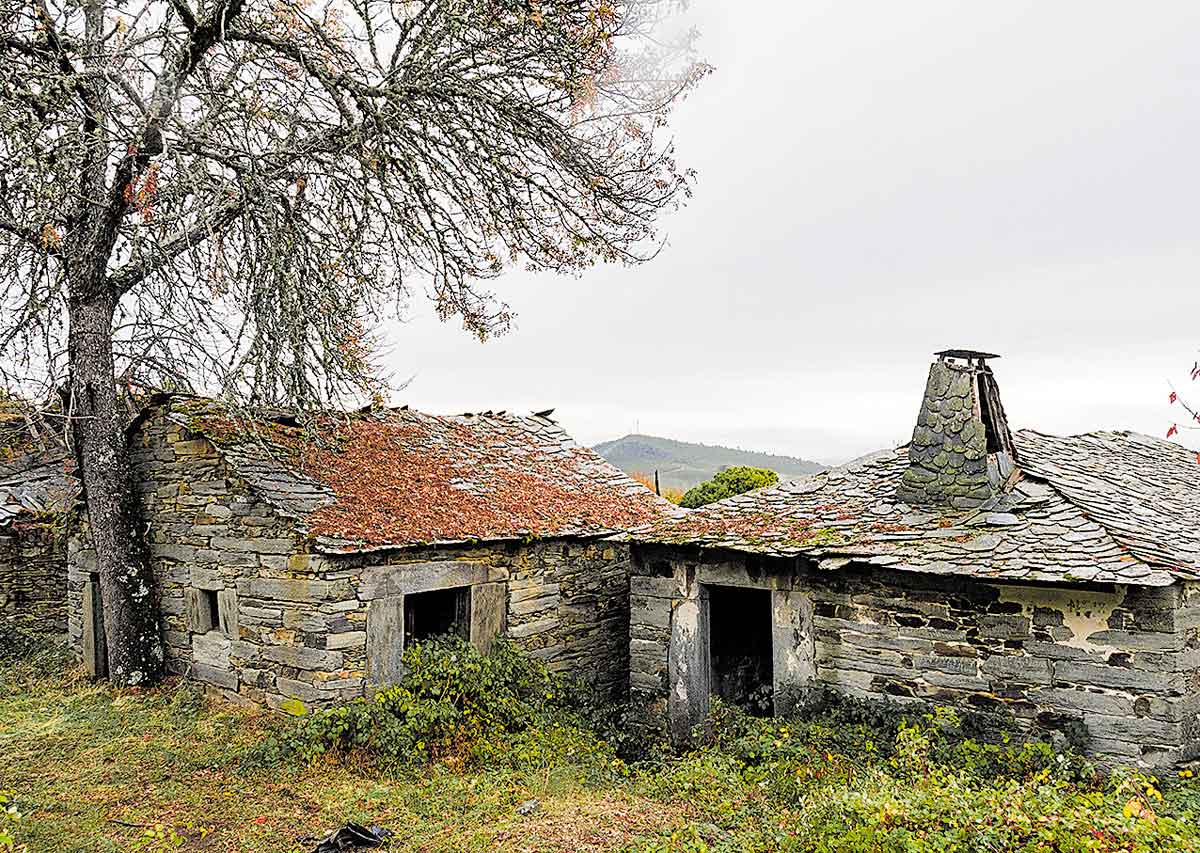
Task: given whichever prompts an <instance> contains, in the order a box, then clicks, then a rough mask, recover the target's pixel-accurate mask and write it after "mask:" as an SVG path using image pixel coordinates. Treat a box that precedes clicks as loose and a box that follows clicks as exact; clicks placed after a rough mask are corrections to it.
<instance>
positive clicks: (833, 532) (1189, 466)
mask: <svg viewBox="0 0 1200 853" xmlns="http://www.w3.org/2000/svg"><path fill="white" fill-rule="evenodd" d="M1015 441H1016V449H1017V455H1018V459H1019V464H1020V467H1021V471H1022V477H1021V478H1020V479H1019V480H1018V481H1017V482H1016V483H1015V485H1014V486H1013V488H1012V489H1011V490H1010V491H1008V492H1005V493H1003V494H1001V495H998V496H997V497H995V498H993V499H992V500H991V501H989V502H988V503H987V504H985V505H984V506H982V507H979V508H978V509H972V510H953V509H948V508H941V507H926V506H919V507H918V506H909V505H907V504H905V503H902V502H901V501H899V500H898V499H897V497H896V488H897V486H898V485H899V483H900V479H901V477H902V475H903V473H904V470H905V468H906V467H907V466H908V451H907V448H906V447H901V448H899V449H897V450H889V451H883V452H881V453H878V454H874V455H872V456H869V457H866V458H864V459H861V460H857V461H856V462H853V463H851V464H849V465H846V466H843V467H840V468H833V469H830V470H828V471H824V472H821V473H819V474H815V475H813V476H810V477H805V478H803V479H799V480H795V481H792V482H788V483H783V484H780V485H778V486H774V487H771V488H766V489H760V490H757V491H754V492H749V493H747V494H744V495H738V496H736V497H732V498H727V499H725V500H723V501H719V502H717V503H714V504H710V505H708V506H706V507H703V508H701V509H699V510H696V511H694V512H691V513H688V514H687V515H685V516H682V517H679V518H672V519H666V520H663V521H660V522H657V523H655V524H652V525H650V526H648V527H647V528H644V529H642V530H639V531H637V532H635V534H634V537H633V538H634V539H636V540H638V541H643V542H653V543H663V544H679V545H689V546H699V547H702V548H723V549H731V550H736V551H744V552H749V553H758V554H766V555H774V556H801V555H803V556H808V557H811V558H813V559H815V560H817V561H818V565H820V566H821V567H823V568H827V569H836V568H840V567H841V566H844V565H848V564H851V563H855V564H867V565H875V566H886V567H890V568H893V569H898V570H906V571H914V572H926V573H935V574H962V575H970V576H973V577H978V578H985V579H998V580H1007V581H1038V582H1053V583H1085V582H1095V583H1121V584H1133V585H1145V586H1162V585H1167V584H1170V583H1173V582H1175V581H1176V580H1180V579H1189V578H1198V577H1200V465H1198V464H1197V460H1196V456H1195V454H1194V452H1192V451H1189V450H1187V449H1185V448H1183V447H1180V446H1179V445H1177V444H1173V443H1171V442H1168V441H1163V440H1161V439H1156V438H1152V437H1150V436H1146V435H1140V434H1137V433H1130V432H1096V433H1089V434H1086V435H1077V436H1071V437H1066V438H1061V437H1055V436H1049V435H1044V434H1042V433H1038V432H1033V431H1029V430H1026V431H1022V432H1019V433H1017V435H1016V437H1015Z"/></svg>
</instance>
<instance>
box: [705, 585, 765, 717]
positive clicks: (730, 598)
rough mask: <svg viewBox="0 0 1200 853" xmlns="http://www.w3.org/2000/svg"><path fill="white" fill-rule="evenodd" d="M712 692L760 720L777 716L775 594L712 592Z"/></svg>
mask: <svg viewBox="0 0 1200 853" xmlns="http://www.w3.org/2000/svg"><path fill="white" fill-rule="evenodd" d="M708 608H709V610H708V613H709V616H708V618H709V667H710V670H711V675H712V679H711V684H712V692H713V693H714V694H716V695H717V696H719V697H721V699H723V700H724V701H726V702H728V703H729V704H731V705H736V706H737V707H739V708H742V709H743V710H745V711H748V712H749V713H751V714H754V715H755V716H759V717H767V716H770V715H771V714H772V713H773V712H774V704H775V703H774V677H773V676H774V664H773V658H772V651H771V592H770V590H766V589H746V588H743V587H736V586H710V587H709V588H708Z"/></svg>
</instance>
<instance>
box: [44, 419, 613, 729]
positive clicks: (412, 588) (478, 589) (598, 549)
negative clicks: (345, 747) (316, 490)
mask: <svg viewBox="0 0 1200 853" xmlns="http://www.w3.org/2000/svg"><path fill="white" fill-rule="evenodd" d="M133 462H134V465H135V467H136V470H137V472H138V475H139V477H140V478H141V483H142V488H141V492H142V501H143V507H144V513H145V516H146V519H147V522H148V527H149V531H150V532H149V541H150V549H151V554H152V559H153V560H154V568H155V575H156V577H157V578H158V581H159V595H160V600H161V608H162V613H163V617H164V623H165V639H166V651H167V668H168V670H169V671H170V672H172V673H177V674H180V675H185V676H188V677H190V678H193V679H195V680H198V681H200V682H203V683H204V684H206V685H208V686H209V688H210V689H211V691H212V692H214V693H216V694H219V695H221V696H223V697H225V698H227V699H230V700H233V701H240V702H246V703H253V704H267V705H270V706H272V707H284V708H286V709H288V710H299V707H300V705H303V706H305V707H307V706H312V705H321V704H327V703H330V702H333V701H337V700H343V699H348V698H352V697H355V696H360V695H363V694H364V693H365V692H366V691H367V690H368V687H369V685H370V684H371V683H381V682H386V681H387V680H390V679H389V677H388V676H391V677H394V676H395V674H396V672H395V669H394V666H393V665H392V664H391V663H389V661H394V659H395V658H397V657H398V654H399V651H400V649H399V641H400V639H401V637H402V635H401V637H398V636H397V635H396V631H397V630H401V631H402V617H403V609H402V608H403V596H404V595H406V594H412V593H416V592H421V591H425V590H429V589H437V588H444V587H450V586H464V585H469V586H471V587H472V592H473V594H474V597H475V598H476V600H477V603H482V602H483V601H484V600H485V599H486V598H488V597H489V596H488V595H485V593H489V594H490V598H491V600H492V603H491V606H490V611H489V612H488V613H484V614H483V615H481V616H480V618H481V619H484V622H482V623H481V626H480V631H481V632H490V633H491V634H492V635H494V634H495V633H496V632H498V631H503V632H504V633H506V634H507V635H508V636H510V637H512V638H513V639H514V640H515V641H517V642H518V643H519V644H521V645H522V646H524V647H526V648H528V649H530V650H531V651H532V652H533V654H535V655H537V656H539V657H541V658H543V659H544V660H546V661H547V662H548V663H549V665H550V666H551V667H552V668H554V669H556V670H559V671H563V672H571V673H575V674H578V675H580V676H584V677H587V678H589V679H590V680H592V681H594V682H595V683H596V684H597V686H598V688H599V689H602V690H604V691H613V692H621V691H623V690H624V689H625V687H626V684H627V678H628V654H629V647H628V630H629V629H628V625H629V610H628V584H629V574H628V573H629V561H628V548H627V546H623V545H614V544H612V543H606V542H601V541H596V540H549V541H544V542H533V543H516V542H511V543H499V544H492V545H480V546H456V547H445V548H424V549H397V550H393V551H387V552H373V553H368V554H358V555H330V554H320V553H313V552H311V551H310V549H309V545H308V543H307V541H306V540H305V539H304V537H302V536H301V535H299V534H298V533H296V532H295V530H294V522H293V521H292V520H290V519H286V518H281V517H280V516H279V515H278V514H277V513H276V512H275V510H274V509H273V508H272V507H271V506H269V505H267V504H266V503H264V502H263V501H262V500H260V499H259V498H258V497H257V496H256V494H255V493H254V492H252V491H251V490H250V489H248V488H247V486H246V485H245V483H244V482H242V481H241V480H240V478H239V477H237V475H236V474H235V473H234V472H233V471H232V470H231V469H230V467H229V466H228V465H227V464H226V462H225V461H224V459H223V458H222V457H221V455H220V454H219V453H218V452H217V450H216V449H215V448H214V447H213V445H212V444H211V443H210V442H208V441H207V440H206V439H204V438H201V437H197V436H193V435H191V434H189V433H188V432H187V431H186V430H185V429H183V428H182V427H180V426H178V425H177V424H174V423H173V422H171V421H170V420H169V419H167V418H165V417H162V416H161V414H160V415H157V416H154V417H151V418H149V419H148V420H147V421H146V422H145V423H144V424H143V426H142V428H141V431H140V433H139V435H138V436H137V439H136V442H135V446H134V451H133ZM81 532H83V531H81ZM84 541H85V537H83V536H76V537H73V539H72V543H71V548H70V578H69V583H68V590H69V596H70V611H71V618H70V637H71V641H72V643H73V644H74V645H75V647H76V648H77V649H79V650H80V651H81V654H82V653H84V652H85V651H87V650H88V649H89V648H90V647H91V646H89V644H88V643H85V642H84V634H85V623H86V622H87V618H88V617H89V611H88V608H87V607H86V606H85V603H86V602H87V601H88V600H89V599H90V596H91V588H90V586H89V583H91V581H90V579H89V575H90V573H91V572H92V571H94V555H92V554H91V553H90V552H89V550H88V548H87V547H85V546H84V545H83V544H82V543H83V542H84ZM373 614H374V616H373ZM372 629H374V632H375V636H376V637H377V638H380V639H377V640H376V646H377V648H376V649H375V650H374V652H373V656H374V657H375V658H376V659H377V660H376V662H375V663H374V664H372V661H371V660H370V659H369V658H370V657H371V655H369V654H368V638H369V635H370V634H371V632H372ZM480 640H481V644H482V645H486V644H487V642H488V641H490V636H487V635H486V634H485V635H481V637H480ZM381 642H383V643H386V644H387V646H386V647H379V646H380V643H381ZM92 645H94V644H92ZM85 657H86V655H85Z"/></svg>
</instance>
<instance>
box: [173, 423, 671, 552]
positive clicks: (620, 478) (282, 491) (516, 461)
mask: <svg viewBox="0 0 1200 853" xmlns="http://www.w3.org/2000/svg"><path fill="white" fill-rule="evenodd" d="M170 416H171V417H172V418H174V419H175V420H176V421H178V422H180V423H182V424H184V425H186V426H187V427H188V428H189V429H190V430H192V431H194V432H199V433H201V434H203V435H204V436H205V437H207V438H208V439H209V440H210V441H212V442H213V444H214V445H216V446H217V448H218V449H219V450H220V451H221V452H222V453H223V455H224V456H225V458H226V459H227V460H228V461H229V463H230V465H231V466H232V467H233V468H234V469H235V470H236V472H237V473H238V474H239V475H240V476H241V477H242V478H243V479H244V480H245V481H246V482H247V483H248V484H249V485H250V486H251V487H252V488H253V489H255V490H256V491H258V492H259V493H260V494H261V495H262V496H263V498H264V499H265V500H267V501H268V502H269V503H270V504H272V505H273V506H274V507H275V508H276V509H277V510H278V511H279V512H280V513H281V514H283V515H285V516H288V517H291V518H294V519H296V521H297V522H298V524H299V525H300V526H301V527H302V528H303V530H304V531H305V532H306V533H307V534H308V535H309V536H310V538H312V539H313V541H314V543H315V545H316V547H317V548H318V549H319V550H323V551H327V552H334V553H348V552H354V551H362V550H371V549H378V548H388V547H405V546H413V545H421V544H438V543H454V542H472V541H489V540H503V539H521V538H551V537H563V536H596V535H605V534H607V533H611V532H615V531H622V530H627V529H629V528H632V527H637V526H640V525H645V524H647V523H650V522H653V521H656V520H658V519H661V518H664V517H666V516H668V515H669V514H671V513H676V512H678V510H676V508H675V507H673V506H672V505H671V504H670V503H669V502H667V501H666V500H664V499H662V498H660V497H658V496H657V495H655V494H654V493H653V492H652V491H650V490H649V489H647V488H646V487H645V486H643V485H641V484H640V483H637V482H635V481H634V480H632V479H630V478H629V477H628V476H627V475H626V474H624V473H623V472H621V471H619V470H618V469H616V468H614V467H613V466H612V465H610V464H609V463H608V462H606V461H605V460H604V459H602V458H601V457H600V456H599V455H597V454H596V453H595V452H593V451H592V450H590V449H589V448H586V447H582V446H580V445H578V444H576V443H575V441H574V440H572V439H571V437H570V436H569V435H567V434H566V432H564V431H563V429H562V428H561V427H560V426H558V424H556V423H555V422H554V421H552V420H550V419H549V418H548V417H546V416H539V415H528V416H521V415H516V414H511V413H506V412H498V413H491V412H487V413H483V414H465V415H457V416H448V417H447V416H439V415H430V414H425V413H422V412H417V411H413V410H410V409H407V408H405V409H378V410H374V411H364V412H360V413H355V414H353V415H349V414H340V415H328V416H320V417H317V418H315V419H313V420H311V421H308V422H305V423H301V422H299V421H297V420H296V419H295V418H293V417H279V416H274V417H254V418H252V419H249V420H247V419H246V418H235V417H233V416H232V415H231V414H230V413H229V412H228V411H226V410H224V409H221V408H219V407H217V406H216V405H215V404H212V403H211V402H207V403H204V404H197V402H196V401H191V402H189V403H179V402H176V403H173V404H172V407H171V415H170Z"/></svg>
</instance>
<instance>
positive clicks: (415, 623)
mask: <svg viewBox="0 0 1200 853" xmlns="http://www.w3.org/2000/svg"><path fill="white" fill-rule="evenodd" d="M470 632H471V588H470V587H469V586H459V587H453V588H451V589H435V590H430V591H429V592H416V593H410V594H408V595H406V596H404V647H405V648H408V647H409V646H411V645H412V644H413V643H416V642H420V641H421V640H428V639H430V638H431V637H440V636H443V635H445V634H450V635H452V636H455V637H462V638H463V639H464V640H468V639H470Z"/></svg>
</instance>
